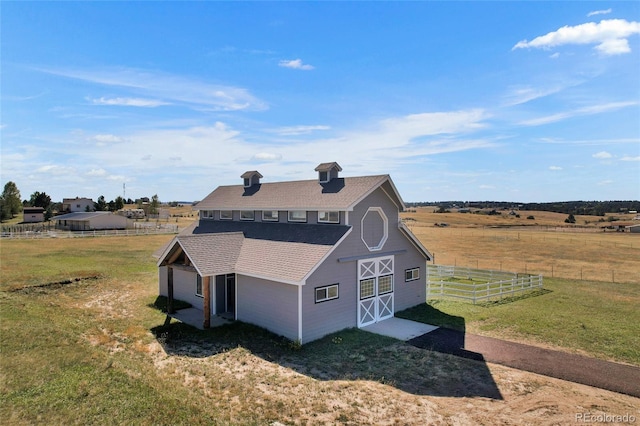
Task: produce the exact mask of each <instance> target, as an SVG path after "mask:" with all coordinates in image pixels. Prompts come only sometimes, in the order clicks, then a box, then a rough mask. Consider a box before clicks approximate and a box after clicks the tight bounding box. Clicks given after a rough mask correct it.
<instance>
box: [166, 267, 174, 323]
mask: <svg viewBox="0 0 640 426" xmlns="http://www.w3.org/2000/svg"><path fill="white" fill-rule="evenodd" d="M173 313H175V310H174V309H173V267H171V266H167V314H173Z"/></svg>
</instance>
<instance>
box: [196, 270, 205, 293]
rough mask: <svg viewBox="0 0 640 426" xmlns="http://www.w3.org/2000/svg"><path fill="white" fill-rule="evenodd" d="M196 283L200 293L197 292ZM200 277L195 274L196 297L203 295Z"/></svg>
mask: <svg viewBox="0 0 640 426" xmlns="http://www.w3.org/2000/svg"><path fill="white" fill-rule="evenodd" d="M198 285H199V286H200V293H198ZM202 285H203V282H202V277H201V276H200V275H196V296H198V297H204V295H203V291H202Z"/></svg>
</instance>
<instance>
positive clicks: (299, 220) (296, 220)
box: [287, 210, 307, 222]
mask: <svg viewBox="0 0 640 426" xmlns="http://www.w3.org/2000/svg"><path fill="white" fill-rule="evenodd" d="M294 212H303V213H304V219H292V218H291V213H294ZM287 219H288V220H289V222H306V221H307V211H306V210H289V212H288V213H287Z"/></svg>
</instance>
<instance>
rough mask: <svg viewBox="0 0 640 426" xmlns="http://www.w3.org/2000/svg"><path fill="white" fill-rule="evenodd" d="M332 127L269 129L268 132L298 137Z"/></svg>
mask: <svg viewBox="0 0 640 426" xmlns="http://www.w3.org/2000/svg"><path fill="white" fill-rule="evenodd" d="M329 129H331V127H330V126H322V125H316V126H288V127H278V128H276V129H269V130H267V132H269V133H276V134H278V135H282V136H296V135H306V134H309V133H311V132H314V131H316V130H329Z"/></svg>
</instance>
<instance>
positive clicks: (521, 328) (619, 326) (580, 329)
mask: <svg viewBox="0 0 640 426" xmlns="http://www.w3.org/2000/svg"><path fill="white" fill-rule="evenodd" d="M638 306H640V285H639V284H630V283H607V282H593V281H578V280H565V279H557V278H556V279H553V278H545V279H544V290H543V291H539V292H535V293H533V294H532V295H531V296H527V295H525V296H523V297H515V298H514V299H513V300H512V301H496V302H487V303H481V304H476V305H473V304H471V303H467V302H460V301H449V300H431V301H430V302H429V303H428V304H425V305H422V306H419V307H416V308H413V309H409V310H407V311H404V312H402V313H399V314H396V315H397V316H401V317H404V318H409V319H415V320H418V321H422V322H426V323H432V324H435V325H443V326H448V327H452V328H458V329H460V328H461V327H463V328H466V331H467V332H470V333H477V334H484V335H489V336H493V337H500V338H506V339H514V340H521V341H528V342H532V343H536V342H537V343H540V344H548V345H552V346H558V347H562V348H566V349H569V350H575V351H580V352H582V353H585V354H588V355H592V356H597V357H600V358H605V359H613V360H618V361H623V362H628V363H632V364H636V365H640V334H639V333H638V324H640V309H638Z"/></svg>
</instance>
